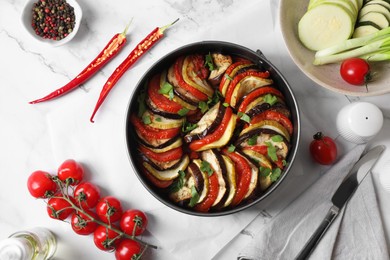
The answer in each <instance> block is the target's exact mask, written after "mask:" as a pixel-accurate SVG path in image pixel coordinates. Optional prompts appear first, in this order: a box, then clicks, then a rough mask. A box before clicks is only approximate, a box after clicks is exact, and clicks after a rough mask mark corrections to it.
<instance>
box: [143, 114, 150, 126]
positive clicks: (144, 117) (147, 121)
mask: <svg viewBox="0 0 390 260" xmlns="http://www.w3.org/2000/svg"><path fill="white" fill-rule="evenodd" d="M142 122H144V124H145V125H150V124H151V123H152V120H151V119H150V116H142Z"/></svg>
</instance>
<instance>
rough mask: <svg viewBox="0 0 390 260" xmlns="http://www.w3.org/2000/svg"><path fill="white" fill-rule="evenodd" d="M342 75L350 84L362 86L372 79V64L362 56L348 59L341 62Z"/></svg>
mask: <svg viewBox="0 0 390 260" xmlns="http://www.w3.org/2000/svg"><path fill="white" fill-rule="evenodd" d="M340 75H341V77H342V78H343V80H345V81H346V82H348V83H349V84H352V85H356V86H362V85H365V84H366V83H367V82H368V81H369V80H370V79H371V73H370V65H369V64H368V62H367V61H366V60H364V59H361V58H350V59H346V60H344V61H343V62H342V63H341V66H340Z"/></svg>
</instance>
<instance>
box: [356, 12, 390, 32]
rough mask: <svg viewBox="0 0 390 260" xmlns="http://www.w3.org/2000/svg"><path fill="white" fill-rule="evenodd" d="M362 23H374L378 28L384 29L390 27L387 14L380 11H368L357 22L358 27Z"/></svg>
mask: <svg viewBox="0 0 390 260" xmlns="http://www.w3.org/2000/svg"><path fill="white" fill-rule="evenodd" d="M362 23H372V24H373V26H374V27H377V28H378V29H384V28H387V27H389V20H387V18H386V16H385V15H384V14H382V13H378V12H368V13H366V14H365V15H363V16H362V17H361V18H360V19H359V22H358V24H357V27H358V26H360V25H361V24H362Z"/></svg>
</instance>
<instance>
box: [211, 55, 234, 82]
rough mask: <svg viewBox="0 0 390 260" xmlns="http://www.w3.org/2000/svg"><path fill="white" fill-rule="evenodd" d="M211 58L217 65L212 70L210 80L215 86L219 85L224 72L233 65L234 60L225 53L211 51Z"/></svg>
mask: <svg viewBox="0 0 390 260" xmlns="http://www.w3.org/2000/svg"><path fill="white" fill-rule="evenodd" d="M211 59H212V62H213V63H214V65H215V66H214V68H213V70H211V72H210V75H209V79H208V80H209V81H210V82H211V84H212V85H213V86H218V85H219V83H220V82H221V78H222V77H223V74H224V73H225V71H226V69H227V68H228V67H229V66H230V65H232V63H233V60H232V57H230V56H229V55H224V54H222V53H211Z"/></svg>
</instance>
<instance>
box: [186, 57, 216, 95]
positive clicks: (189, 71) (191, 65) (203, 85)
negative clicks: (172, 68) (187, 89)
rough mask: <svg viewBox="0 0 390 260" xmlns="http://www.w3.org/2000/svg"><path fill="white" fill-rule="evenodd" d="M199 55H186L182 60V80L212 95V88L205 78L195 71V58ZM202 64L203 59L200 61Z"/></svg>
mask: <svg viewBox="0 0 390 260" xmlns="http://www.w3.org/2000/svg"><path fill="white" fill-rule="evenodd" d="M199 58H202V60H203V57H201V56H200V55H196V54H194V55H187V56H186V57H185V58H184V60H183V66H182V76H183V79H184V81H185V82H186V83H187V84H189V85H190V86H192V87H193V88H196V89H197V90H199V91H200V92H202V93H204V94H206V95H207V96H208V97H212V96H213V94H214V90H213V88H212V87H211V86H210V85H209V83H208V82H207V80H206V79H202V78H201V77H199V75H198V72H197V66H196V64H195V63H196V61H195V60H196V59H199ZM202 64H204V60H203V62H202Z"/></svg>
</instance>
